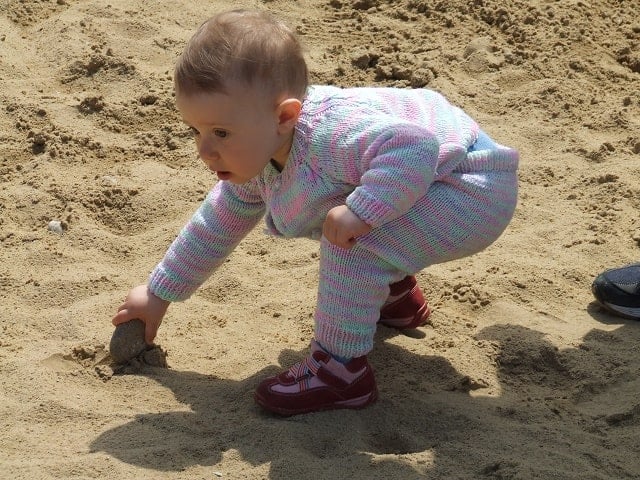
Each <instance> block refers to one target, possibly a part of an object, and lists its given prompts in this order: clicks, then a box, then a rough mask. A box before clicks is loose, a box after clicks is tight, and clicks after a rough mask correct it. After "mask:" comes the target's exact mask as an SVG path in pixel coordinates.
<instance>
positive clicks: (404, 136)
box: [149, 86, 518, 356]
mask: <svg viewBox="0 0 640 480" xmlns="http://www.w3.org/2000/svg"><path fill="white" fill-rule="evenodd" d="M479 136H480V137H481V141H479V140H478V138H479ZM480 144H482V145H480ZM517 164H518V154H517V152H516V151H515V150H513V149H510V148H507V147H503V146H501V145H498V144H495V143H493V141H491V140H490V139H489V138H488V137H487V136H486V135H485V134H483V133H482V132H481V131H480V129H479V127H478V125H477V124H476V122H475V121H473V120H472V119H471V118H470V117H469V116H468V115H466V114H465V113H464V112H463V111H462V110H461V109H459V108H457V107H455V106H452V105H451V104H449V103H448V102H447V100H446V99H445V98H444V97H442V96H441V95H440V94H438V93H436V92H433V91H430V90H424V89H421V90H405V89H392V88H380V89H375V88H360V89H358V88H354V89H339V88H336V87H329V86H322V87H310V89H309V91H308V95H307V97H306V98H305V100H304V103H303V108H302V113H301V116H300V119H299V122H298V124H297V126H296V131H295V135H294V142H293V146H292V150H291V153H290V155H289V159H288V162H287V164H286V166H285V168H284V170H283V171H282V172H279V171H278V170H277V169H276V168H275V167H273V166H272V165H267V167H266V168H265V169H264V170H263V172H262V173H261V175H259V176H258V177H256V178H254V179H252V180H251V181H249V182H248V183H246V184H243V185H234V184H231V183H228V182H224V181H220V182H218V183H217V184H216V185H215V186H214V188H213V189H212V191H211V192H210V193H209V195H208V196H207V198H206V199H205V201H204V202H203V203H202V205H201V206H200V208H199V209H198V210H197V212H196V213H195V214H194V216H193V217H192V219H191V220H190V221H189V222H188V223H187V225H186V226H185V227H184V228H183V230H182V231H181V232H180V234H179V235H178V237H177V238H176V240H175V241H174V242H173V244H172V245H171V247H170V248H169V250H168V251H167V253H166V255H165V257H164V258H163V260H162V261H161V262H160V263H159V264H158V266H157V267H156V268H155V269H154V271H153V272H152V274H151V276H150V281H149V288H150V290H151V291H152V292H153V293H154V294H156V295H157V296H159V297H161V298H163V299H165V300H170V301H179V300H184V299H186V298H188V297H189V296H190V295H191V294H193V292H194V291H195V290H196V289H197V288H198V287H199V286H200V285H201V284H202V283H203V282H204V281H205V280H206V279H207V278H208V277H209V276H210V275H211V274H212V273H213V272H214V271H215V269H216V268H217V267H219V266H220V264H221V263H222V262H223V261H224V259H225V258H226V257H227V256H228V255H229V253H230V252H231V251H232V250H233V249H234V248H235V246H236V245H237V244H238V243H239V242H240V241H241V240H242V238H244V236H246V234H247V233H248V232H249V231H251V229H253V228H254V227H255V226H256V224H257V223H258V222H259V221H260V220H261V218H263V217H264V219H265V222H266V229H267V232H268V233H270V234H272V235H278V236H283V237H288V238H292V237H301V236H306V237H313V238H319V236H320V232H321V228H322V223H323V221H324V219H325V217H326V214H327V212H328V211H329V210H330V209H331V208H333V207H335V206H338V205H343V204H346V205H347V206H348V207H349V208H350V209H351V210H352V211H353V212H354V213H355V214H356V215H358V217H360V218H361V219H362V220H364V221H365V222H367V223H368V224H369V225H371V226H372V227H373V230H372V232H371V233H370V234H368V235H366V236H365V237H362V238H361V239H359V241H358V244H357V246H356V247H354V248H353V249H351V250H344V254H343V253H342V252H340V251H339V250H342V249H338V251H337V253H336V251H335V249H331V248H327V247H325V243H327V242H323V251H322V252H321V262H322V258H325V260H326V262H329V263H335V262H338V263H339V264H340V265H338V264H336V265H334V266H335V267H336V268H339V269H340V273H339V274H340V275H341V276H342V280H345V279H346V282H347V283H345V282H344V281H341V288H345V289H347V290H348V291H347V292H337V291H336V292H335V294H330V293H327V292H328V291H329V290H331V288H332V287H331V286H330V285H329V284H330V283H331V279H330V278H323V273H322V269H323V267H326V265H327V264H328V263H326V262H325V264H322V263H321V278H320V285H319V296H318V310H317V312H316V337H321V338H319V340H320V341H321V343H322V344H323V345H324V346H325V347H327V348H328V349H329V350H330V351H332V353H335V354H338V355H342V356H356V355H357V354H362V353H366V351H368V350H370V348H371V342H372V338H373V332H375V322H376V321H377V318H375V316H376V315H377V313H376V309H378V311H379V307H380V306H381V305H382V303H383V302H384V300H385V298H386V294H388V284H389V283H391V282H393V281H397V280H398V279H400V278H402V277H403V276H404V275H405V274H412V273H415V272H416V271H418V270H420V269H422V268H424V267H426V266H428V265H430V264H433V263H438V262H442V261H447V260H450V259H453V258H459V257H462V256H465V255H469V254H472V253H475V252H477V251H480V250H481V249H483V248H485V247H486V246H487V245H488V244H490V243H491V242H493V241H494V240H495V239H496V238H497V237H498V236H499V235H500V234H501V232H502V231H503V230H504V228H505V227H506V225H507V224H508V223H509V220H510V218H511V215H512V214H513V209H514V208H515V204H516V200H517V178H516V173H515V172H516V170H517ZM416 237H418V238H416ZM365 250H366V252H365ZM336 255H337V257H336ZM334 257H335V258H334ZM362 262H365V264H364V266H363V265H362V264H361V263H362ZM373 263H378V264H379V265H385V266H386V265H388V266H389V268H386V267H385V269H383V270H384V271H385V272H387V273H384V274H383V273H378V274H377V276H382V277H384V278H380V279H379V281H376V282H373V284H372V285H371V286H370V290H369V291H365V292H362V299H363V300H364V303H365V304H366V305H367V308H361V307H362V306H354V305H352V304H350V303H349V301H348V300H345V296H349V295H351V296H353V295H360V292H361V291H362V288H365V287H363V285H364V284H367V282H364V283H363V281H362V276H363V275H369V274H370V273H371V272H373V271H376V272H378V271H379V268H378V267H375V268H372V269H368V268H367V267H368V266H371V265H372V264H373ZM363 268H364V270H363ZM345 269H346V272H345ZM329 270H330V269H329ZM329 270H327V271H326V272H325V273H324V275H326V276H327V277H330V276H331V272H330V271H329ZM356 270H357V271H356ZM367 270H371V272H367ZM334 274H335V273H334ZM385 287H387V291H386V293H385ZM366 288H369V287H366ZM336 296H338V297H339V298H335V297H336ZM365 299H366V300H365ZM329 303H331V305H329ZM358 309H360V311H358ZM338 317H341V318H338ZM342 317H349V318H342ZM352 334H353V335H352Z"/></svg>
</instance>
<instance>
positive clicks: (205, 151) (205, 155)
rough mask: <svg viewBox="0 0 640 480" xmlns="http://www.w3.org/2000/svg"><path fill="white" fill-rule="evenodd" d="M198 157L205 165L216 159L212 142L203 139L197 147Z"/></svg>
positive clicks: (216, 153)
mask: <svg viewBox="0 0 640 480" xmlns="http://www.w3.org/2000/svg"><path fill="white" fill-rule="evenodd" d="M198 155H199V156H200V158H201V159H202V160H203V161H204V162H205V163H206V164H207V165H209V164H210V162H211V161H214V160H216V159H217V158H218V152H217V150H216V148H215V145H213V142H211V141H207V140H204V139H203V140H202V141H201V142H200V144H199V145H198Z"/></svg>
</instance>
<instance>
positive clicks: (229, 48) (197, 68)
mask: <svg viewBox="0 0 640 480" xmlns="http://www.w3.org/2000/svg"><path fill="white" fill-rule="evenodd" d="M174 80H175V87H176V91H177V93H178V94H182V95H191V94H196V93H213V92H215V93H227V91H228V89H229V87H230V86H240V87H248V88H254V89H259V90H260V91H261V92H262V93H263V94H265V95H267V96H269V97H271V99H272V100H273V101H276V102H277V101H279V100H281V99H282V98H284V97H293V98H297V99H299V100H302V99H303V97H304V94H305V91H306V89H307V85H308V71H307V66H306V63H305V60H304V57H303V55H302V47H301V46H300V43H299V42H298V40H297V38H296V36H295V34H294V33H293V32H292V31H291V29H289V27H287V26H286V25H285V24H284V23H282V22H281V21H279V20H277V19H275V18H274V17H272V16H271V15H270V14H268V13H267V12H264V11H253V10H232V11H228V12H223V13H220V14H218V15H216V16H214V17H212V18H210V19H209V20H207V21H206V22H204V23H203V24H202V25H201V26H200V28H199V29H198V30H197V31H196V33H195V34H194V35H193V37H192V38H191V40H189V43H188V44H187V46H186V48H185V50H184V52H183V53H182V55H181V56H180V58H179V60H178V63H177V65H176V68H175V79H174Z"/></svg>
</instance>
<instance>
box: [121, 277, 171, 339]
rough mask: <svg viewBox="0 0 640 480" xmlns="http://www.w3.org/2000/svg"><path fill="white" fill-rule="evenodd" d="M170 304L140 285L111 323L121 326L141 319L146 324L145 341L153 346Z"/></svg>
mask: <svg viewBox="0 0 640 480" xmlns="http://www.w3.org/2000/svg"><path fill="white" fill-rule="evenodd" d="M169 304H170V302H168V301H166V300H163V299H161V298H160V297H156V296H155V295H154V294H153V293H151V291H149V288H147V286H146V285H139V286H137V287H135V288H133V289H131V291H130V292H129V294H128V295H127V298H126V299H125V301H124V303H123V304H122V305H120V307H119V308H118V313H116V315H115V317H113V319H112V320H111V323H113V324H114V325H120V324H121V323H125V322H128V321H129V320H133V319H134V318H139V319H140V320H142V321H143V322H144V341H145V342H147V343H148V344H152V343H153V339H154V338H156V334H157V333H158V328H159V327H160V323H162V318H163V317H164V314H165V313H166V312H167V308H169Z"/></svg>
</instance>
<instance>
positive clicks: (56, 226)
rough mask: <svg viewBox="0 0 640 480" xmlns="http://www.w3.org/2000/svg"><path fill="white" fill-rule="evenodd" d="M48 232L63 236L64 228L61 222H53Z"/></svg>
mask: <svg viewBox="0 0 640 480" xmlns="http://www.w3.org/2000/svg"><path fill="white" fill-rule="evenodd" d="M47 230H49V231H50V232H53V233H57V234H58V235H62V234H63V233H64V226H63V225H62V222H61V221H60V220H51V221H50V222H49V224H48V225H47Z"/></svg>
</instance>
